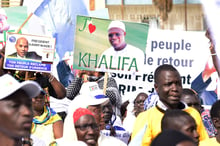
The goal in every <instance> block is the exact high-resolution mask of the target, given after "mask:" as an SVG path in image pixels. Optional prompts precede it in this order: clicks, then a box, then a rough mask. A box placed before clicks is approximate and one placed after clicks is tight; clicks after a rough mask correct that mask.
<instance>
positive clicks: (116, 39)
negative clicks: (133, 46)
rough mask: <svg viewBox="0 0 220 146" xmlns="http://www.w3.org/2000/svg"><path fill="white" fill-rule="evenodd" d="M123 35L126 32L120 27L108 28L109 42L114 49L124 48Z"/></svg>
mask: <svg viewBox="0 0 220 146" xmlns="http://www.w3.org/2000/svg"><path fill="white" fill-rule="evenodd" d="M125 35H126V32H124V31H123V30H122V29H120V28H111V29H109V30H108V39H109V42H110V44H111V45H112V46H113V47H114V48H115V50H116V51H120V50H122V49H124V48H125V46H126V42H125Z"/></svg>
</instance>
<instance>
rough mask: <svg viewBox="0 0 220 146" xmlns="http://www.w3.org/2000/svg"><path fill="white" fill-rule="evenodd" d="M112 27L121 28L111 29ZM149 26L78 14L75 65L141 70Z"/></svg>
mask: <svg viewBox="0 0 220 146" xmlns="http://www.w3.org/2000/svg"><path fill="white" fill-rule="evenodd" d="M112 28H119V29H120V31H119V32H116V31H115V30H114V32H110V29H112ZM148 28H149V26H148V24H146V23H145V24H144V23H134V22H124V21H113V20H109V19H100V18H95V17H86V16H77V24H76V30H75V31H76V32H75V34H76V36H75V47H74V62H73V68H74V69H81V70H93V71H102V72H141V70H142V69H143V65H144V63H145V50H146V43H147V36H148ZM117 31H118V30H117ZM112 33H113V34H112ZM114 35H116V37H117V38H116V37H114ZM119 46H121V47H119ZM119 48H120V50H119Z"/></svg>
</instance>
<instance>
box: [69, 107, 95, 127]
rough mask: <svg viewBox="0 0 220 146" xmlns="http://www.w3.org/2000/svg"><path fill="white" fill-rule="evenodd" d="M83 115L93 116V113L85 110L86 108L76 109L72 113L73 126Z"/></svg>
mask: <svg viewBox="0 0 220 146" xmlns="http://www.w3.org/2000/svg"><path fill="white" fill-rule="evenodd" d="M84 115H92V116H94V115H93V113H92V112H91V111H90V110H88V109H86V108H78V109H76V111H75V112H74V113H73V122H74V124H75V123H76V121H78V120H79V118H80V117H82V116H84Z"/></svg>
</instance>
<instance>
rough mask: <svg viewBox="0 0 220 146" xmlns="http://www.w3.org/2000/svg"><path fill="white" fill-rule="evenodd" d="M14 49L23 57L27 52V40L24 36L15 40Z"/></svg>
mask: <svg viewBox="0 0 220 146" xmlns="http://www.w3.org/2000/svg"><path fill="white" fill-rule="evenodd" d="M15 47H16V50H17V53H18V55H19V56H20V57H25V55H26V54H27V52H28V41H27V39H25V38H19V39H18V40H17V42H16V45H15Z"/></svg>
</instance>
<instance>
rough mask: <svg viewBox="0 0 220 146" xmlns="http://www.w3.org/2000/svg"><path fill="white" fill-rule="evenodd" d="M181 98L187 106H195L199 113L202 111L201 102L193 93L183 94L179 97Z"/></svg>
mask: <svg viewBox="0 0 220 146" xmlns="http://www.w3.org/2000/svg"><path fill="white" fill-rule="evenodd" d="M181 100H182V101H184V102H185V103H186V104H187V105H188V106H191V107H193V108H195V109H196V110H197V111H198V112H199V113H201V111H202V106H201V102H200V101H199V99H198V97H196V96H195V95H185V96H182V97H181Z"/></svg>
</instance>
